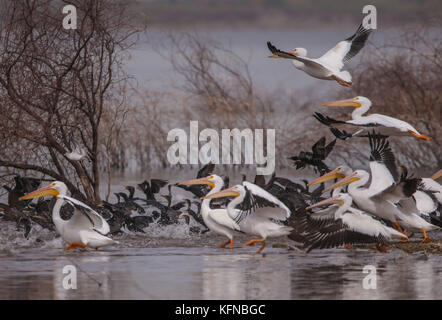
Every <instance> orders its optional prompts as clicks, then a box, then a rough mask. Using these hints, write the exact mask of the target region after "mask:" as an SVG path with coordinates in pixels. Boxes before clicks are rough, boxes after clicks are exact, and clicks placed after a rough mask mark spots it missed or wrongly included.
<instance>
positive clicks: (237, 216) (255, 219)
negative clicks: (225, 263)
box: [203, 181, 293, 253]
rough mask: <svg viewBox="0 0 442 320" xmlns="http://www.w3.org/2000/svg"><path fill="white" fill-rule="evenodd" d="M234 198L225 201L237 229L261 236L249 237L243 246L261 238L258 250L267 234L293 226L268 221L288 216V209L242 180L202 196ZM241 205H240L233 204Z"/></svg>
mask: <svg viewBox="0 0 442 320" xmlns="http://www.w3.org/2000/svg"><path fill="white" fill-rule="evenodd" d="M231 196H233V197H234V199H233V200H232V201H230V202H229V204H228V205H227V212H228V214H229V216H230V218H231V219H232V220H233V221H235V223H237V224H238V225H239V227H240V230H241V231H242V232H244V233H246V234H249V235H258V236H261V239H252V240H250V241H248V242H246V243H244V245H243V246H250V245H254V244H255V243H256V242H261V243H262V245H261V247H260V248H259V249H258V251H256V253H260V252H261V251H262V250H263V249H264V248H265V241H266V239H267V237H280V236H285V235H289V234H290V231H292V230H293V228H292V227H287V226H283V225H280V224H278V223H275V222H273V221H271V220H270V219H273V220H279V221H284V220H286V219H287V218H288V217H290V210H289V209H288V208H287V207H286V206H285V205H284V204H283V203H282V202H281V201H279V200H278V199H277V198H276V197H274V196H273V195H271V194H270V193H268V192H267V191H265V190H264V189H262V188H260V187H258V186H257V185H255V184H253V183H250V182H247V181H244V182H243V184H242V185H241V184H238V185H236V186H233V187H232V188H229V189H225V190H223V191H220V192H217V193H213V194H209V195H207V196H205V197H203V199H213V198H224V197H231ZM239 205H241V208H240V209H239V208H236V207H237V206H239Z"/></svg>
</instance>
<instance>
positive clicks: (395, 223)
mask: <svg viewBox="0 0 442 320" xmlns="http://www.w3.org/2000/svg"><path fill="white" fill-rule="evenodd" d="M393 228H394V229H395V230H396V231H399V232H400V233H403V234H404V236H405V237H406V239H405V238H400V239H399V241H402V242H408V241H410V240H408V234H407V231H405V229H403V230H402V228H401V226H400V224H399V223H397V222H393Z"/></svg>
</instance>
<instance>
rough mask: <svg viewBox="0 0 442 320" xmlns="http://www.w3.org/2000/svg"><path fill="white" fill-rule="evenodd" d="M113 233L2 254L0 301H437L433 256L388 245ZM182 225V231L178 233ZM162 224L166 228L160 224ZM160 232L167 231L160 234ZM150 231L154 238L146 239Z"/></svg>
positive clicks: (440, 267)
mask: <svg viewBox="0 0 442 320" xmlns="http://www.w3.org/2000/svg"><path fill="white" fill-rule="evenodd" d="M175 228H178V229H177V230H175V234H174V235H172V234H171V233H170V232H171V230H172V229H171V227H169V230H162V231H163V234H162V235H161V233H159V232H157V233H156V234H155V233H154V232H150V235H147V232H146V235H142V236H140V235H133V236H128V235H125V236H124V237H122V238H121V237H120V238H119V239H118V240H119V241H120V244H119V245H118V246H117V247H112V248H107V249H102V250H100V251H94V250H85V251H69V252H68V251H65V250H64V249H63V247H62V243H61V240H60V239H59V238H55V239H52V240H49V239H46V240H45V241H44V243H45V244H44V245H42V244H41V242H38V241H36V238H35V234H34V235H31V237H30V240H27V241H25V242H23V243H20V245H19V244H16V245H15V246H12V247H11V246H9V247H8V248H6V247H3V248H2V249H1V250H0V299H440V297H441V296H442V286H441V284H442V283H441V279H442V264H441V262H442V261H441V257H440V256H438V255H426V254H424V253H415V254H407V253H405V252H402V251H400V250H396V249H395V250H390V251H389V252H388V253H387V254H380V253H377V252H375V251H373V250H369V249H340V248H338V249H329V250H320V251H313V252H311V253H309V254H307V253H304V252H301V251H298V250H297V249H296V248H295V249H290V248H288V247H284V246H282V247H281V246H276V245H275V244H276V243H278V244H285V245H287V244H288V245H292V243H290V242H288V241H287V240H285V239H274V240H272V241H270V242H269V243H268V245H267V248H266V249H265V250H264V254H255V250H256V248H254V247H241V243H243V242H244V240H246V238H244V237H243V236H241V237H239V238H238V240H239V241H237V242H236V245H235V249H234V250H232V251H231V250H230V249H220V248H217V247H216V246H217V245H218V244H219V243H221V242H223V241H224V240H225V239H223V238H221V237H217V236H214V235H213V234H210V233H208V234H205V235H203V236H193V235H190V234H188V233H187V234H186V232H185V231H184V230H185V229H183V228H185V227H183V226H178V227H175ZM180 228H181V229H180ZM166 229H167V228H166ZM167 232H169V236H168V237H167V239H166V238H165V237H164V236H165V235H166V234H167ZM152 234H154V236H152ZM67 265H72V266H74V267H75V268H76V270H77V289H64V287H63V279H64V277H66V276H67V274H64V273H63V268H64V267H65V266H67ZM366 265H372V266H374V267H375V268H376V277H377V281H376V284H377V288H376V289H364V288H363V281H364V277H366V276H367V274H365V273H363V268H364V266H366Z"/></svg>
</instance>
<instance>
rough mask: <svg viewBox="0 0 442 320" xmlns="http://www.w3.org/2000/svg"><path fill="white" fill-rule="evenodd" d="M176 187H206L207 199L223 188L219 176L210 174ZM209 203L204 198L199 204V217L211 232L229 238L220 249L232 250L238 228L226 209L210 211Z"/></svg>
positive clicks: (222, 181)
mask: <svg viewBox="0 0 442 320" xmlns="http://www.w3.org/2000/svg"><path fill="white" fill-rule="evenodd" d="M178 185H181V186H191V185H208V186H209V187H210V188H211V190H210V192H209V193H208V194H207V195H206V197H207V196H210V195H213V194H215V193H217V192H219V191H221V189H222V188H223V186H224V180H223V178H221V177H220V176H218V175H216V174H212V175H210V176H208V177H204V178H199V179H194V180H188V181H183V182H180V183H178ZM210 201H211V200H210V198H205V199H204V200H203V202H202V204H201V215H202V217H203V220H204V223H205V224H206V226H207V227H208V228H209V229H210V230H211V231H213V232H215V233H218V234H221V235H223V236H226V237H227V238H229V240H227V242H225V243H223V244H221V245H220V248H224V247H225V246H226V245H228V244H230V249H233V235H234V231H239V230H240V227H239V226H238V224H237V223H236V222H235V221H233V220H232V219H231V218H230V216H229V215H228V213H227V209H211V208H210Z"/></svg>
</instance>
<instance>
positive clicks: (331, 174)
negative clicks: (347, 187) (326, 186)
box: [307, 167, 345, 187]
mask: <svg viewBox="0 0 442 320" xmlns="http://www.w3.org/2000/svg"><path fill="white" fill-rule="evenodd" d="M340 170H341V168H339V167H338V168H336V169H334V170H332V171H330V172H329V173H326V174H324V175H322V176H320V177H319V178H317V179H316V180H313V181H312V182H310V183H307V186H308V187H309V186H313V185H315V184H319V183H322V182H327V181H330V180H333V179H341V178H345V175H344V174H342V173H339V171H340Z"/></svg>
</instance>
